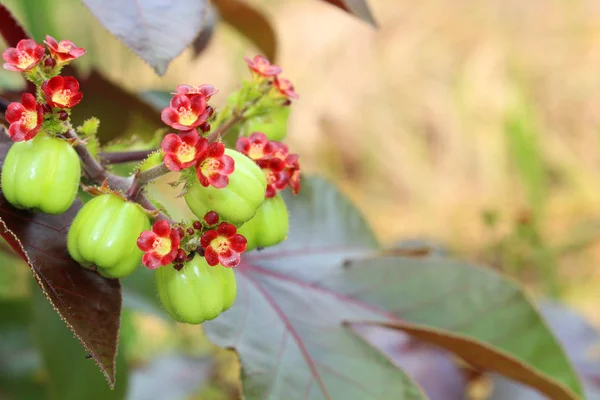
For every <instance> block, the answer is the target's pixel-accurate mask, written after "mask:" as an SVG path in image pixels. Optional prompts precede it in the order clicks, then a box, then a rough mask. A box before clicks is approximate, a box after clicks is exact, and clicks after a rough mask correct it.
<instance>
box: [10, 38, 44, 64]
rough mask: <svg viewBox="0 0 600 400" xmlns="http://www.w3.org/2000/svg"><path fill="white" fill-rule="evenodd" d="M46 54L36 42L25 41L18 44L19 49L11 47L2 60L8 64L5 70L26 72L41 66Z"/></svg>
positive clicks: (42, 47)
mask: <svg viewBox="0 0 600 400" xmlns="http://www.w3.org/2000/svg"><path fill="white" fill-rule="evenodd" d="M44 54H46V49H44V46H42V45H41V44H37V43H36V42H35V40H31V39H23V40H21V41H20V42H19V43H17V47H16V48H15V47H9V48H8V49H6V50H5V51H4V53H2V58H4V61H6V63H5V64H4V65H3V67H4V69H7V70H9V71H15V72H25V71H29V70H31V69H32V68H33V67H35V66H36V65H38V64H39V62H40V61H41V60H42V58H43V57H44Z"/></svg>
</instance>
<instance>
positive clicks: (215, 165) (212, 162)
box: [200, 158, 221, 176]
mask: <svg viewBox="0 0 600 400" xmlns="http://www.w3.org/2000/svg"><path fill="white" fill-rule="evenodd" d="M220 165H221V164H220V163H219V160H216V159H214V158H207V159H206V160H204V161H203V162H202V164H201V165H200V169H201V170H202V175H204V176H211V175H212V174H214V173H216V172H217V171H218V169H219V166H220Z"/></svg>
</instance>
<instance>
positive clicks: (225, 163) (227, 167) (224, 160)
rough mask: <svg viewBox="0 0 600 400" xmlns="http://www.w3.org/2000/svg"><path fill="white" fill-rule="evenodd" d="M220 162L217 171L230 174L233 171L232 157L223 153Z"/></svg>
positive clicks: (233, 162)
mask: <svg viewBox="0 0 600 400" xmlns="http://www.w3.org/2000/svg"><path fill="white" fill-rule="evenodd" d="M220 161H221V163H220V165H219V171H220V172H221V173H222V174H227V175H230V174H232V173H233V171H235V161H234V159H233V157H231V156H228V155H223V157H221V160H220Z"/></svg>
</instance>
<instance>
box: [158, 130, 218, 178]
mask: <svg viewBox="0 0 600 400" xmlns="http://www.w3.org/2000/svg"><path fill="white" fill-rule="evenodd" d="M160 147H162V149H163V151H164V152H165V159H164V162H165V165H166V166H167V168H168V169H170V170H171V171H181V170H182V169H184V168H188V167H191V166H192V165H195V164H196V162H197V161H198V159H199V158H200V157H201V156H202V154H203V153H204V152H205V151H206V149H207V148H208V140H206V139H205V138H203V137H200V135H198V132H196V131H195V130H193V131H187V132H182V133H181V134H179V135H176V134H174V133H169V134H168V135H167V136H165V137H164V139H163V140H162V143H161V145H160Z"/></svg>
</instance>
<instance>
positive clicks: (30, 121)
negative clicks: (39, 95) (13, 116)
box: [19, 111, 38, 129]
mask: <svg viewBox="0 0 600 400" xmlns="http://www.w3.org/2000/svg"><path fill="white" fill-rule="evenodd" d="M19 122H21V124H23V125H25V126H26V127H27V128H28V129H33V128H35V127H36V126H37V122H38V121H37V113H36V112H35V111H26V112H24V113H23V115H21V119H20V120H19Z"/></svg>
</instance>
